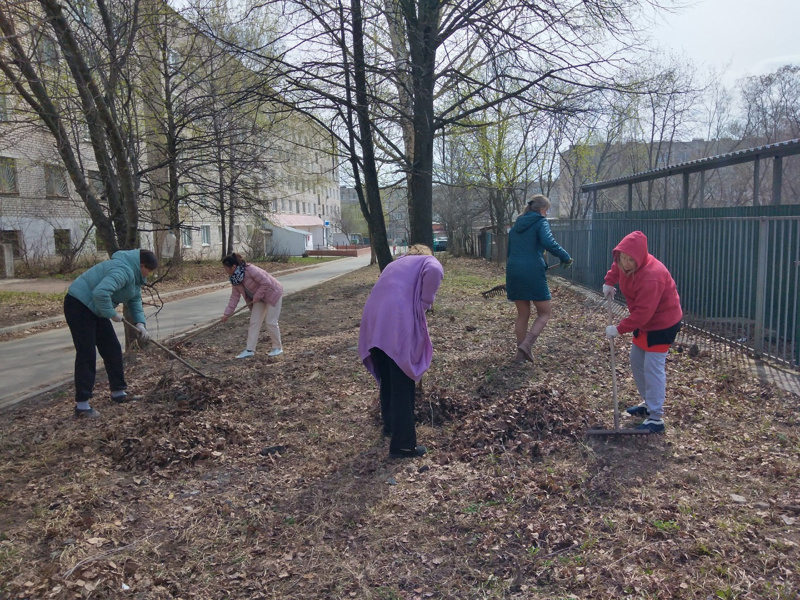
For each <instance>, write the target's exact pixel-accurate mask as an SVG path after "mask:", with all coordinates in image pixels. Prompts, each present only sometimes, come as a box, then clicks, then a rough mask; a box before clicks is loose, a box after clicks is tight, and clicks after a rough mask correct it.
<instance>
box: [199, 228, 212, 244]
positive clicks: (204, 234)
mask: <svg viewBox="0 0 800 600" xmlns="http://www.w3.org/2000/svg"><path fill="white" fill-rule="evenodd" d="M200 238H201V241H202V243H203V246H210V245H211V225H203V226H201V227H200Z"/></svg>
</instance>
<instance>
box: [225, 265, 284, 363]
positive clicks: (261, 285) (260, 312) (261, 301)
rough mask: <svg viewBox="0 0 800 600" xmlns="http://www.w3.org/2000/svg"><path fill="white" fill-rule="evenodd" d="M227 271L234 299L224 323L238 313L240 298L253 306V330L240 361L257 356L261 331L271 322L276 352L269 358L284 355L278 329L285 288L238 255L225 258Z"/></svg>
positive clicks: (273, 350) (270, 353) (271, 334)
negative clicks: (263, 326)
mask: <svg viewBox="0 0 800 600" xmlns="http://www.w3.org/2000/svg"><path fill="white" fill-rule="evenodd" d="M222 264H223V266H224V267H225V272H226V273H227V274H228V277H229V279H230V281H231V285H232V286H233V289H232V290H231V299H230V301H229V302H228V306H226V307H225V311H224V313H223V315H222V322H223V323H224V322H225V321H227V320H228V318H229V317H230V316H231V315H232V314H233V313H234V311H235V310H236V305H237V304H239V298H241V297H242V296H244V301H245V302H246V303H247V306H249V307H250V327H249V328H248V330H247V346H246V347H245V349H244V350H243V351H242V353H241V354H239V356H237V357H236V358H250V357H251V356H253V355H254V354H255V353H256V344H258V334H259V332H260V331H261V324H262V323H263V322H264V319H266V320H267V333H268V334H269V337H270V339H272V350H270V351H269V353H268V354H267V356H278V355H279V354H283V346H282V345H281V330H280V328H279V327H278V319H279V318H280V316H281V304H282V302H283V286H282V285H281V284H280V282H279V281H278V280H277V279H275V278H274V277H273V276H272V275H270V274H269V273H267V272H266V271H265V270H264V269H259V268H258V267H257V266H255V265H248V264H247V263H246V262H244V259H243V258H242V257H241V256H239V255H238V254H236V253H233V254H231V255H230V256H226V257H225V258H223V259H222Z"/></svg>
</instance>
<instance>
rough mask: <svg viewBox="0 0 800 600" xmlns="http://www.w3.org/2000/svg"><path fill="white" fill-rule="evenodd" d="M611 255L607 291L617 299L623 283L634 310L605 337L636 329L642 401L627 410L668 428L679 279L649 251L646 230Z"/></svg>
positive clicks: (634, 365) (656, 428) (645, 425)
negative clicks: (670, 360)
mask: <svg viewBox="0 0 800 600" xmlns="http://www.w3.org/2000/svg"><path fill="white" fill-rule="evenodd" d="M611 255H612V256H613V258H614V262H613V263H612V264H611V268H610V269H609V270H608V273H606V277H605V284H604V285H603V295H605V296H606V298H608V299H609V301H610V300H612V299H613V298H614V294H615V293H616V289H615V288H614V286H615V285H616V284H619V290H620V291H621V292H622V295H623V296H625V302H627V304H628V311H629V312H630V314H629V315H628V316H627V317H625V318H624V319H622V320H621V321H620V322H619V325H616V326H615V325H609V326H608V327H606V337H608V338H609V339H611V338H615V337H617V336H618V335H619V334H621V333H629V332H633V345H632V346H631V370H632V371H633V379H634V381H635V382H636V389H637V390H638V392H639V395H640V396H641V397H642V398H643V400H644V401H643V402H641V403H640V404H638V405H636V406H631V407H630V408H628V409H627V412H628V414H630V415H631V416H634V417H646V418H645V420H644V422H642V424H641V425H639V427H638V429H647V430H649V431H650V432H652V433H662V432H663V431H664V421H663V420H662V416H663V414H664V398H665V396H666V389H667V376H666V371H665V364H666V360H667V353H668V352H669V347H670V345H672V342H674V341H675V337H676V336H677V335H678V331H680V328H681V319H683V310H681V299H680V297H679V296H678V289H677V287H676V286H675V280H674V279H673V278H672V275H670V273H669V271H668V270H667V267H665V266H664V265H663V263H661V261H659V260H658V259H657V258H656V257H655V256H653V255H652V254H650V253H649V252H648V251H647V238H646V237H645V235H644V233H642V232H641V231H634V232H633V233H629V234H628V235H626V236H625V237H624V238H622V241H621V242H620V243H619V244H617V247H616V248H614V250H613V251H612V253H611Z"/></svg>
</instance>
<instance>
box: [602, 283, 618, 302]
mask: <svg viewBox="0 0 800 600" xmlns="http://www.w3.org/2000/svg"><path fill="white" fill-rule="evenodd" d="M616 295H617V288H615V287H614V286H613V285H606V284H603V296H605V297H606V298H608V299H609V300H613V299H614V296H616Z"/></svg>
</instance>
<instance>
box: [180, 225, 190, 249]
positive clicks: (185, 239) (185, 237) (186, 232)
mask: <svg viewBox="0 0 800 600" xmlns="http://www.w3.org/2000/svg"><path fill="white" fill-rule="evenodd" d="M181 241H182V243H183V247H184V248H191V247H192V230H191V229H189V228H188V227H184V228H183V229H181Z"/></svg>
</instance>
